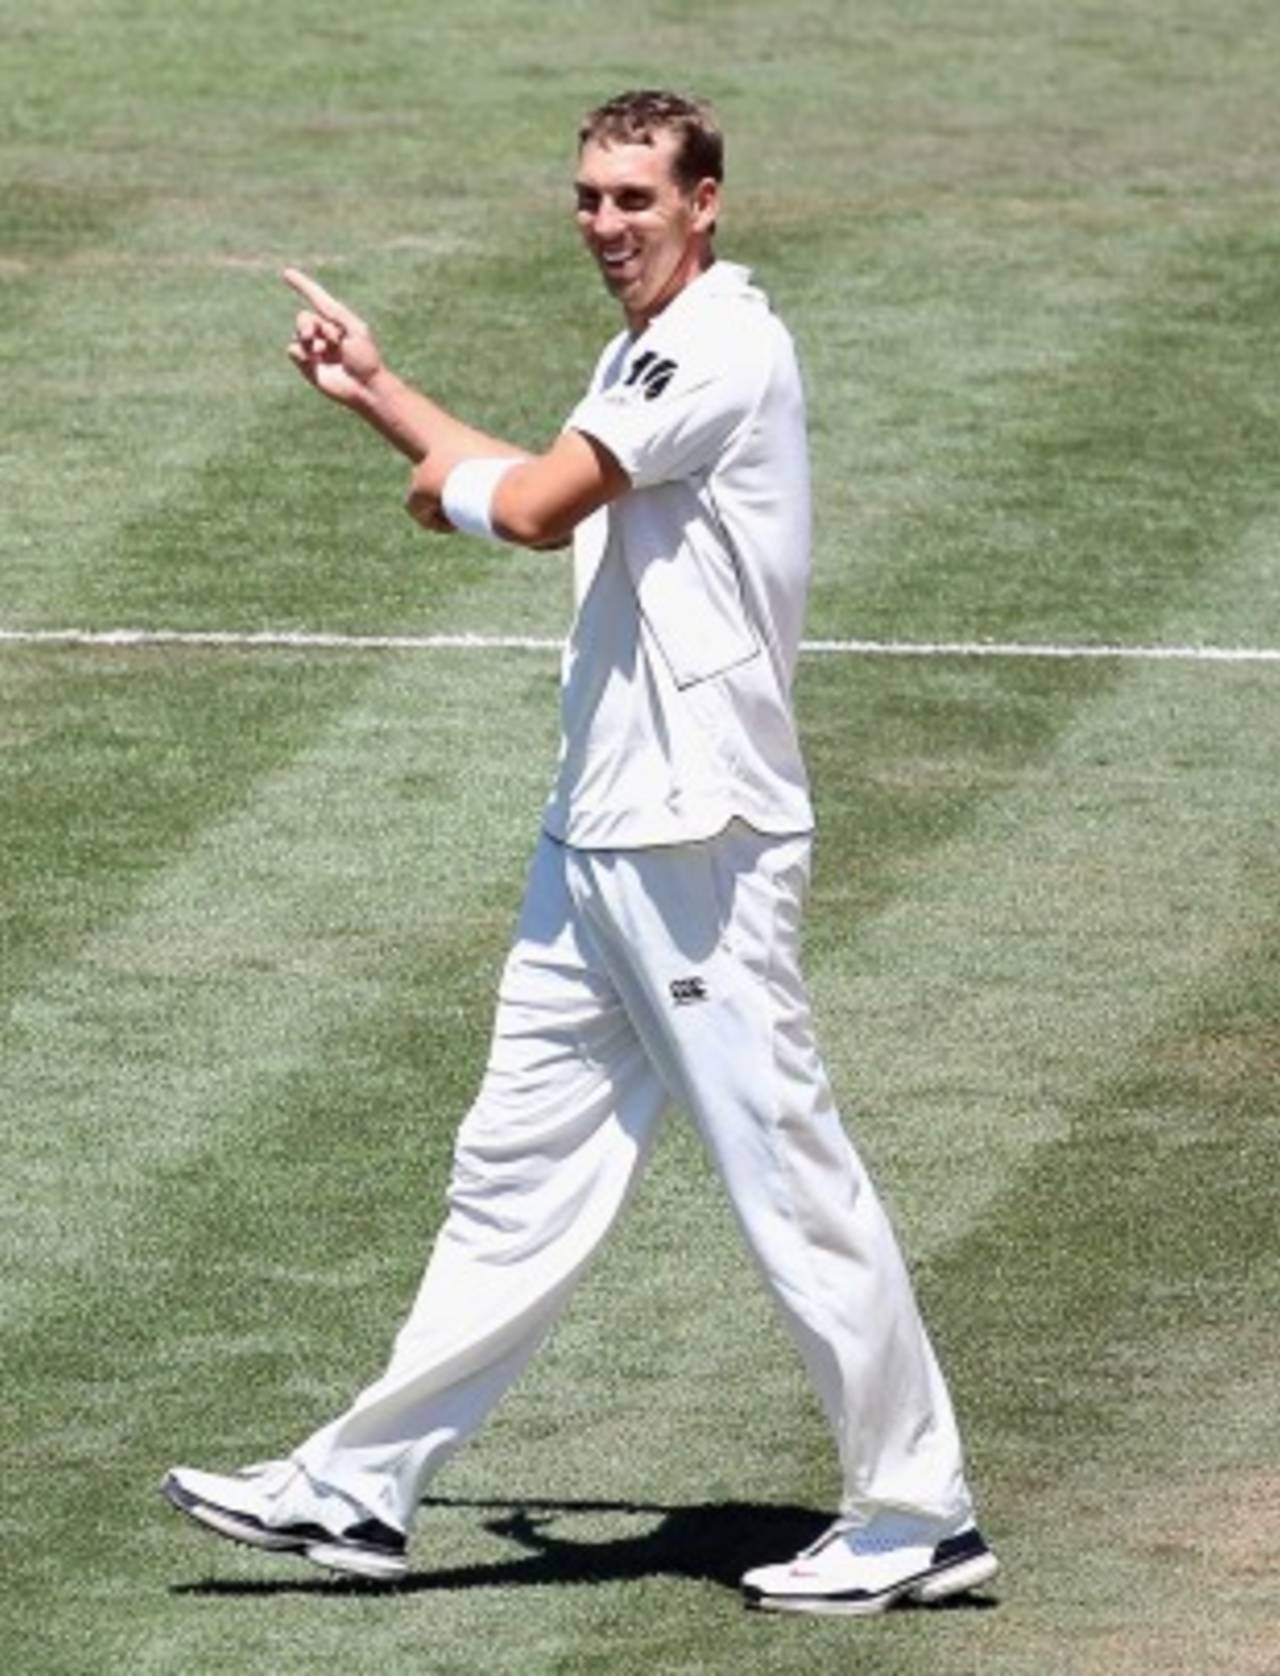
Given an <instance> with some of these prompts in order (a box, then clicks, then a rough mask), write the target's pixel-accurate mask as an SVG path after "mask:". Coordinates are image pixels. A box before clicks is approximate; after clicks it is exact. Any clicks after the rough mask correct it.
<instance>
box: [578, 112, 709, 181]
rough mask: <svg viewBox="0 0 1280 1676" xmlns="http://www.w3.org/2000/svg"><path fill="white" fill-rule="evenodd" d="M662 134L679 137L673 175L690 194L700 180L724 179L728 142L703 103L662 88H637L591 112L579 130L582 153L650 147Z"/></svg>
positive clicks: (579, 145) (579, 147) (673, 162)
mask: <svg viewBox="0 0 1280 1676" xmlns="http://www.w3.org/2000/svg"><path fill="white" fill-rule="evenodd" d="M659 133H668V134H674V135H675V136H676V150H675V155H674V157H673V158H672V164H671V166H672V170H673V172H674V174H675V177H676V179H677V180H678V181H679V182H680V184H681V186H682V187H683V188H684V189H685V191H686V192H692V191H693V189H694V187H695V186H696V185H697V184H698V182H699V181H700V180H708V179H710V180H717V181H718V180H723V179H724V137H723V135H722V134H721V132H720V124H719V123H718V122H717V121H716V115H715V112H714V111H713V110H712V108H711V106H710V105H709V104H707V102H706V100H704V99H686V98H684V97H682V96H681V95H680V94H679V93H666V92H663V91H661V90H660V89H658V88H651V87H646V88H637V89H633V90H632V91H631V92H629V93H619V94H618V95H617V97H616V98H613V99H609V100H608V101H606V103H605V104H603V105H599V106H597V108H596V109H595V110H593V111H588V112H587V114H586V116H584V117H583V119H582V121H581V123H580V124H579V126H578V150H579V151H581V150H582V148H583V146H585V145H588V144H590V143H593V142H594V143H595V144H598V145H652V144H653V141H654V135H655V134H659Z"/></svg>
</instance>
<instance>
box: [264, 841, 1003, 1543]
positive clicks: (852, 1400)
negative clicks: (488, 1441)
mask: <svg viewBox="0 0 1280 1676" xmlns="http://www.w3.org/2000/svg"><path fill="white" fill-rule="evenodd" d="M808 861H809V841H808V839H807V838H805V837H791V838H782V839H779V838H777V837H769V836H765V835H762V834H760V833H757V832H755V831H753V830H752V829H751V828H749V827H747V826H745V825H743V824H741V823H734V825H732V826H730V827H729V828H727V829H726V830H725V831H724V832H723V833H721V834H720V835H719V836H717V837H715V838H713V839H710V840H708V841H706V842H702V843H694V844H685V845H677V846H672V847H669V848H661V849H647V850H609V851H583V850H573V849H569V848H566V847H565V846H564V845H562V844H559V843H557V842H555V841H554V840H552V839H550V838H548V837H545V836H544V837H543V838H542V840H541V842H540V843H539V845H538V849H537V851H536V853H535V855H534V859H533V864H532V868H531V871H530V876H529V882H528V889H527V893H526V896H525V901H524V907H523V910H522V913H521V916H520V921H519V926H518V929H517V933H516V938H515V942H514V945H513V947H512V950H511V953H510V956H509V958H508V960H507V964H506V967H505V970H504V973H503V977H502V982H501V987H500V990H499V1000H498V1009H497V1017H496V1022H495V1026H494V1036H493V1046H492V1050H491V1055H490V1059H489V1064H488V1068H487V1071H486V1073H485V1077H484V1080H483V1084H482V1086H481V1089H480V1093H479V1096H478V1098H477V1100H476V1102H475V1104H474V1106H473V1107H472V1109H471V1111H470V1112H469V1113H468V1114H467V1117H466V1118H465V1120H464V1121H463V1123H462V1125H461V1128H460V1130H459V1132H458V1137H457V1146H456V1153H455V1158H454V1167H453V1174H452V1180H451V1183H450V1187H449V1196H448V1215H447V1218H446V1220H445V1223H444V1226H443V1227H442V1229H441V1231H440V1234H439V1236H438V1238H437V1241H436V1244H435V1248H434V1250H433V1252H432V1254H431V1258H430V1261H429V1263H428V1266H427V1270H426V1274H425V1275H424V1277H423V1281H422V1285H421V1288H420V1290H419V1293H418V1296H417V1299H416V1301H415V1303H414V1306H413V1309H412V1311H411V1313H410V1315H409V1318H408V1320H407V1321H406V1323H405V1325H404V1327H403V1328H402V1330H401V1331H400V1333H399V1335H398V1337H397V1339H396V1343H395V1347H394V1350H393V1353H392V1356H391V1360H390V1362H389V1364H388V1366H387V1370H386V1372H385V1373H384V1374H383V1375H382V1377H381V1378H380V1379H378V1380H377V1381H376V1382H375V1383H374V1384H372V1385H370V1386H369V1387H368V1388H367V1389H366V1390H364V1391H363V1392H362V1393H361V1394H360V1396H358V1397H357V1398H356V1400H355V1402H354V1403H353V1404H352V1406H351V1407H350V1408H349V1409H348V1410H347V1412H346V1413H345V1414H343V1415H341V1416H339V1418H338V1419H336V1420H334V1421H333V1422H332V1423H331V1424H329V1425H327V1426H325V1427H323V1428H322V1429H321V1430H320V1431H318V1432H317V1433H315V1435H314V1436H312V1437H311V1438H309V1439H308V1440H307V1441H306V1442H305V1443H303V1444H302V1445H301V1446H300V1447H299V1448H298V1449H296V1450H295V1451H294V1452H293V1455H292V1457H291V1459H292V1461H293V1462H294V1463H295V1464H296V1465H297V1466H300V1467H301V1468H302V1469H303V1472H302V1474H296V1473H291V1474H289V1475H288V1477H289V1479H291V1480H292V1486H291V1488H287V1489H286V1488H285V1486H283V1485H282V1489H281V1494H282V1495H287V1497H288V1499H289V1503H290V1505H289V1506H288V1507H287V1508H286V1507H283V1506H282V1507H280V1508H279V1509H277V1510H276V1511H275V1513H274V1515H273V1522H274V1519H275V1518H279V1519H281V1520H283V1519H287V1518H293V1517H317V1516H323V1517H325V1518H326V1521H327V1522H328V1523H330V1525H331V1526H332V1525H334V1524H335V1520H334V1502H333V1500H332V1498H334V1497H338V1498H341V1500H342V1501H346V1502H350V1503H351V1504H352V1507H353V1508H354V1509H355V1510H356V1511H357V1513H358V1515H359V1516H360V1517H365V1516H366V1515H367V1514H368V1513H372V1514H373V1515H375V1516H376V1517H377V1518H379V1519H381V1520H383V1521H384V1522H385V1523H387V1524H390V1525H392V1526H394V1527H396V1528H397V1529H400V1530H407V1529H408V1527H409V1525H410V1523H411V1521H412V1519H413V1515H414V1512H415V1510H416V1508H417V1506H418V1503H419V1501H420V1500H421V1497H422V1493H423V1489H424V1486H425V1485H426V1483H427V1482H428V1480H429V1479H430V1478H431V1477H432V1475H433V1474H434V1473H435V1472H436V1471H437V1470H438V1469H439V1468H440V1466H441V1465H442V1463H443V1462H444V1461H445V1460H447V1459H448V1457H449V1456H450V1455H451V1454H452V1453H453V1452H454V1451H455V1450H456V1449H457V1448H458V1447H459V1446H460V1445H461V1444H462V1443H463V1442H464V1441H465V1440H466V1439H467V1438H468V1437H469V1436H470V1435H471V1434H472V1433H473V1432H474V1431H475V1430H476V1428H477V1427H478V1426H479V1425H480V1423H481V1421H482V1420H483V1419H484V1418H485V1416H486V1415H487V1414H488V1412H489V1411H490V1409H491V1408H492V1407H493V1406H494V1404H495V1403H496V1402H497V1401H498V1399H499V1398H500V1397H501V1396H502V1394H503V1392H505V1391H506V1390H507V1388H508V1387H509V1386H510V1385H511V1384H512V1382H513V1381H514V1380H515V1379H516V1377H517V1376H518V1375H519V1373H520V1372H521V1370H522V1369H523V1368H524V1367H525V1365H526V1364H527V1363H528V1361H529V1359H530V1358H531V1357H532V1355H533V1354H534V1352H535V1351H536V1349H537V1348H538V1346H539V1344H540V1343H541V1342H542V1340H543V1339H544V1337H545V1336H546V1334H547V1332H548V1330H549V1329H550V1328H551V1326H552V1324H553V1323H554V1322H555V1320H556V1318H557V1316H558V1315H559V1313H560V1311H561V1309H562V1308H563V1307H564V1305H565V1303H566V1302H567V1301H568V1299H569V1296H570V1294H571V1293H572V1291H573V1289H574V1287H575V1285H576V1284H577V1282H578V1281H579V1280H580V1279H581V1277H582V1275H583V1274H584V1272H585V1271H586V1269H587V1267H588V1265H589V1264H590V1262H591V1260H592V1258H593V1257H594V1256H595V1254H596V1251H597V1250H598V1249H599V1247H600V1245H601V1242H602V1241H603V1240H604V1238H605V1236H606V1234H607V1233H608V1232H609V1229H610V1228H611V1227H612V1226H613V1224H614V1222H615V1221H616V1220H617V1217H618V1214H619V1212H620V1211H621V1210H622V1208H623V1206H624V1205H625V1203H626V1201H627V1198H628V1196H629V1194H630V1192H631V1190H632V1188H633V1187H634V1186H635V1183H636V1181H637V1179H638V1177H639V1175H640V1173H641V1170H642V1168H643V1166H644V1164H645V1161H646V1159H647V1157H648V1155H649V1152H650V1148H651V1146H652V1143H653V1140H654V1136H655V1133H656V1131H657V1127H658V1122H659V1119H660V1117H661V1115H662V1112H663V1109H664V1107H665V1106H667V1105H668V1104H669V1103H675V1104H676V1105H679V1106H682V1107H683V1108H684V1109H685V1110H686V1111H687V1112H689V1113H690V1114H691V1115H692V1117H693V1120H694V1122H695V1123H696V1125H697V1127H698V1130H699V1133H700V1134H701V1136H702V1139H703V1141H704V1143H705V1145H706V1149H707V1151H708V1153H709V1154H710V1157H711V1160H712V1162H713V1164H714V1165H715V1167H716V1169H717V1170H718V1171H719V1173H720V1177H721V1180H722V1181H723V1182H724V1185H725V1188H726V1190H727V1192H728V1195H729V1199H730V1202H731V1203H732V1206H733V1209H734V1212H735V1214H736V1216H737V1220H738V1222H739V1224H740V1226H741V1228H742V1232H743V1234H744V1236H745V1238H746V1242H747V1245H748V1246H749V1248H750V1250H751V1253H752V1255H753V1256H754V1258H755V1260H756V1262H757V1264H758V1265H759V1268H760V1270H761V1272H762V1274H763V1275H764V1278H765V1281H766V1283H767V1285H768V1287H769V1289H770V1291H771V1292H772V1294H773V1297H774V1298H775V1300H776V1302H777V1304H778V1307H779V1309H780V1310H781V1313H782V1316H783V1319H784V1321H785V1322H786V1324H787V1326H788V1327H789V1328H790V1331H791V1333H792V1335H793V1337H794V1339H795V1342H796V1344H797V1345H798V1347H799V1349H800V1353H801V1355H802V1356H803V1358H804V1361H805V1365H806V1366H807V1368H808V1370H809V1373H810V1375H811V1377H812V1380H813V1383H814V1386H815V1387H816V1389H817V1392H818V1396H819V1398H820V1400H821V1402H822V1406H823V1409H824V1410H825V1412H826V1415H827V1417H828V1419H829V1420H830V1423H831V1426H832V1429H833V1431H834V1433H835V1438H836V1445H837V1449H838V1452H839V1459H840V1467H841V1472H842V1477H843V1501H842V1512H843V1513H845V1514H846V1515H849V1516H851V1517H852V1518H854V1519H855V1520H861V1519H863V1518H869V1517H870V1516H871V1515H872V1514H873V1513H875V1512H876V1511H877V1510H879V1509H882V1508H892V1509H897V1510H904V1511H909V1512H914V1513H919V1514H922V1515H925V1516H926V1517H930V1518H936V1519H938V1520H939V1521H944V1522H946V1523H947V1524H948V1525H952V1524H957V1523H960V1522H963V1521H964V1519H965V1518H966V1517H967V1516H968V1514H969V1513H970V1510H971V1509H970V1502H969V1496H968V1491H967V1489H966V1486H965V1481H964V1475H963V1470H962V1465H961V1457H960V1445H959V1440H958V1437H957V1434H956V1427H955V1422H954V1419H953V1416H952V1411H951V1404H950V1401H949V1399H948V1396H947V1391H946V1387H945V1385H944V1383H943V1380H942V1376H941V1374H940V1373H939V1370H938V1366H937V1363H936V1361H935V1359H934V1355H933V1352H932V1350H931V1348H930V1345H929V1342H928V1339H927V1337H926V1334H925V1331H924V1328H923V1326H922V1324H921V1321H920V1317H919V1314H918V1312H917V1309H916V1305H915V1300H914V1297H913V1295H912V1290H911V1285H910V1282H909V1280H908V1277H907V1273H906V1269H905V1267H904V1264H903V1262H902V1258H901V1256H900V1253H899V1250H898V1246H897V1242H896V1240H895V1239H894V1235H893V1232H892V1230H891V1228H890V1226H889V1223H888V1221H887V1219H886V1217H885V1214H884V1212H883V1210H882V1208H881V1205H880V1202H879V1200H878V1199H877V1197H876V1194H875V1192H874V1190H873V1188H872V1186H871V1183H870V1181H869V1179H868V1177H867V1175H866V1172H865V1171H864V1169H863V1167H862V1165H861V1163H860V1161H859V1159H858V1157H857V1154H856V1153H855V1152H854V1150H853V1147H852V1146H851V1145H850V1143H849V1141H848V1139H847V1137H846V1135H845V1134H844V1131H843V1129H842V1128H841V1125H840V1120H839V1117H838V1116H837V1113H836V1110H835V1107H834V1104H833V1102H832V1098H831V1093H830V1090H829V1087H828V1083H827V1078H826V1074H825V1072H824V1070H823V1066H822V1062H821V1060H820V1058H819V1055H818V1051H817V1048H816V1046H815V1042H814V1036H813V1028H812V1024H811V1020H810V1008H809V1000H808V996H807V994H806V990H805V986H804V981H803V979H802V977H801V975H800V969H799V960H798V955H799V932H800V917H801V909H802V903H803V898H804V893H805V887H806V884H807V878H808ZM300 1497H302V1498H304V1499H305V1502H306V1505H304V1504H303V1501H302V1500H300V1499H299V1498H300ZM325 1503H327V1504H328V1506H327V1507H326V1506H324V1504H325ZM345 1522H346V1521H345V1518H344V1519H341V1520H339V1521H337V1523H339V1524H340V1523H345Z"/></svg>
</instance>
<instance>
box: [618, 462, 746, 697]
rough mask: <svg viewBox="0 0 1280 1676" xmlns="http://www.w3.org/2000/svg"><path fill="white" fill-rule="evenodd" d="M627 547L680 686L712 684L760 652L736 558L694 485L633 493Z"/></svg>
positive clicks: (653, 629) (650, 622)
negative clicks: (714, 679) (716, 677)
mask: <svg viewBox="0 0 1280 1676" xmlns="http://www.w3.org/2000/svg"><path fill="white" fill-rule="evenodd" d="M623 516H624V518H625V528H624V530H623V539H622V549H623V555H624V557H625V560H626V565H627V569H628V571H629V573H630V576H631V584H632V586H633V587H634V589H635V593H636V600H637V602H638V604H639V607H640V615H641V617H642V618H643V619H644V622H645V624H646V626H647V628H648V630H649V632H650V634H651V636H652V638H653V640H654V641H655V642H656V644H657V647H658V650H659V651H660V652H661V654H662V658H663V661H664V662H665V663H666V665H667V667H668V669H669V670H670V671H671V677H672V679H673V680H674V682H675V684H676V686H677V687H679V688H685V687H692V686H696V685H697V684H698V682H700V681H710V680H712V679H713V678H714V677H715V676H717V675H723V674H724V673H725V672H726V671H727V670H730V669H735V668H737V667H738V665H740V664H744V663H749V662H750V660H751V659H752V658H755V657H758V656H759V655H760V652H761V643H760V637H759V635H758V633H757V632H756V628H755V624H754V623H753V622H752V619H751V613H750V611H749V609H748V607H747V601H746V596H745V593H744V591H743V585H742V572H741V567H740V563H739V559H738V555H737V553H736V552H735V551H734V547H733V544H732V542H731V541H730V540H729V537H728V534H727V532H726V531H725V529H724V527H723V525H722V524H721V522H720V520H719V519H718V518H717V517H716V516H715V514H714V511H713V510H712V509H711V508H710V507H709V506H708V505H707V504H706V503H705V502H704V501H703V500H702V499H701V498H700V497H699V496H698V495H697V494H696V493H694V491H693V490H692V489H691V487H690V486H689V485H688V484H680V483H671V484H660V485H658V486H656V487H654V488H652V489H644V490H638V491H634V492H633V493H632V494H631V496H629V497H628V501H627V504H626V507H625V512H624V513H623Z"/></svg>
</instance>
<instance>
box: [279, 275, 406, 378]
mask: <svg viewBox="0 0 1280 1676" xmlns="http://www.w3.org/2000/svg"><path fill="white" fill-rule="evenodd" d="M283 278H284V281H285V283H286V284H287V285H290V286H292V287H293V289H294V290H295V291H296V292H297V293H298V295H299V296H300V297H301V298H302V300H303V301H304V302H305V303H306V304H307V307H306V308H305V309H303V310H302V311H301V312H300V313H299V315H298V317H297V319H296V321H295V322H294V328H293V341H292V342H291V343H290V345H289V350H288V354H289V359H290V360H291V361H292V362H293V364H294V365H295V366H296V367H297V368H298V370H299V372H301V374H302V376H303V377H304V378H305V379H306V380H307V382H308V383H310V384H314V385H315V387H316V389H317V390H320V391H321V392H322V393H323V394H324V395H326V396H328V397H330V399H331V400H333V401H336V402H340V403H342V405H343V406H347V407H352V406H356V405H358V404H359V402H360V401H361V399H362V397H363V396H364V394H365V391H366V388H367V386H368V385H369V384H370V383H371V382H372V380H373V379H374V378H375V377H376V376H377V374H378V373H379V372H380V371H381V370H382V356H381V355H380V353H379V351H378V346H377V344H376V343H375V342H374V338H373V333H372V332H371V331H370V330H369V328H368V326H367V325H366V324H365V322H364V321H363V320H362V319H361V318H360V316H359V315H358V314H356V313H355V312H354V310H352V309H349V308H348V307H347V306H346V304H345V303H340V302H339V301H338V299H337V298H336V297H333V296H330V294H329V292H328V291H326V290H325V288H324V286H323V285H319V284H317V282H316V281H315V280H314V279H311V278H310V277H309V276H308V275H307V274H304V273H302V272H301V271H300V270H299V269H298V268H286V269H285V270H284V274H283Z"/></svg>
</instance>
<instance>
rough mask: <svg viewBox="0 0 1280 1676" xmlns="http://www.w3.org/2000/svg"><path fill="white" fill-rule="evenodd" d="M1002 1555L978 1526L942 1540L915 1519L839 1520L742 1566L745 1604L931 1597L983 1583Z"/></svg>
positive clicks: (835, 1606) (867, 1608)
mask: <svg viewBox="0 0 1280 1676" xmlns="http://www.w3.org/2000/svg"><path fill="white" fill-rule="evenodd" d="M999 1569H1000V1563H999V1561H998V1560H997V1559H996V1557H995V1555H994V1554H993V1553H992V1552H991V1550H990V1548H988V1547H987V1545H986V1543H985V1542H984V1541H983V1539H982V1537H981V1535H980V1534H979V1532H978V1530H977V1527H976V1526H974V1525H969V1526H968V1527H967V1528H966V1529H964V1530H961V1531H958V1532H957V1533H956V1534H954V1535H952V1536H946V1537H943V1538H941V1539H940V1540H939V1539H938V1538H937V1536H936V1534H928V1532H927V1529H926V1527H924V1526H923V1525H922V1524H921V1522H920V1521H919V1520H912V1521H907V1520H903V1519H900V1518H897V1517H894V1516H893V1515H882V1516H880V1517H878V1518H875V1519H873V1520H872V1521H871V1522H870V1523H869V1524H867V1525H861V1526H857V1525H851V1524H849V1523H848V1521H847V1520H837V1521H836V1523H835V1524H834V1525H832V1526H831V1527H830V1529H828V1530H826V1531H824V1532H823V1534H822V1535H821V1536H820V1537H819V1538H818V1540H817V1541H816V1542H814V1543H813V1544H812V1545H811V1546H810V1547H808V1548H805V1549H804V1550H803V1551H802V1552H801V1553H799V1554H797V1555H796V1557H795V1559H794V1560H789V1561H786V1562H784V1563H783V1564H781V1565H761V1566H756V1567H755V1569H754V1570H752V1571H748V1572H747V1573H746V1575H745V1576H744V1577H743V1579H742V1590H743V1593H744V1595H745V1596H746V1602H747V1605H748V1606H754V1607H758V1608H759V1609H761V1610H763V1611H766V1612H829V1613H834V1614H840V1613H843V1614H846V1615H848V1616H850V1617H862V1616H869V1615H870V1614H871V1613H874V1612H884V1611H887V1610H888V1608H889V1607H891V1606H892V1605H894V1603H895V1602H896V1601H899V1600H912V1601H918V1602H920V1603H922V1604H929V1603H931V1602H934V1601H939V1600H943V1599H945V1598H946V1597H947V1596H948V1595H958V1594H965V1593H967V1591H968V1590H970V1589H976V1588H978V1587H979V1586H980V1585H981V1584H983V1583H989V1582H990V1581H991V1579H992V1578H993V1577H994V1576H995V1574H996V1572H997V1571H999Z"/></svg>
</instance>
